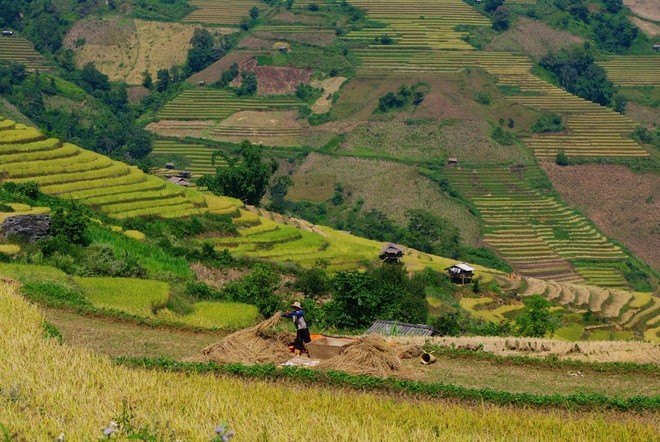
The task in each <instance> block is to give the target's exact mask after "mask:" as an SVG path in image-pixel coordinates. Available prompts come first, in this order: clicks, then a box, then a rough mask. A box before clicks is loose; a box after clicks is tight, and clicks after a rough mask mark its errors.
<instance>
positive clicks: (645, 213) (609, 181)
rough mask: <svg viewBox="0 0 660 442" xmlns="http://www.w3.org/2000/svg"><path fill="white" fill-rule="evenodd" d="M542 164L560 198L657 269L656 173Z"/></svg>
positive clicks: (659, 204)
mask: <svg viewBox="0 0 660 442" xmlns="http://www.w3.org/2000/svg"><path fill="white" fill-rule="evenodd" d="M542 166H543V169H544V170H545V171H546V173H547V174H548V177H549V178H550V180H551V181H552V184H553V186H554V187H555V188H556V189H557V190H558V191H559V193H561V195H562V198H564V199H565V200H566V201H568V202H569V203H571V204H575V205H576V206H577V207H578V208H580V210H582V211H583V212H584V213H585V214H586V215H587V216H588V217H589V218H591V219H592V220H593V221H594V223H595V224H596V225H597V226H598V227H599V228H600V229H602V230H603V232H604V233H605V234H606V235H608V236H611V237H612V238H614V239H616V240H618V241H621V242H622V243H623V244H625V245H626V246H627V247H629V248H630V249H631V250H632V251H633V252H634V253H635V254H636V255H638V256H639V257H641V258H642V259H644V260H645V261H646V262H648V263H649V264H650V265H651V266H653V267H654V268H655V269H660V235H658V233H657V229H658V225H659V224H658V213H660V184H659V183H658V180H657V176H656V175H653V174H636V173H633V172H631V171H630V169H628V168H626V167H625V166H601V165H585V166H571V167H559V166H556V165H555V164H554V163H550V162H546V163H542ZM631 201H634V202H635V203H634V210H632V209H633V206H631Z"/></svg>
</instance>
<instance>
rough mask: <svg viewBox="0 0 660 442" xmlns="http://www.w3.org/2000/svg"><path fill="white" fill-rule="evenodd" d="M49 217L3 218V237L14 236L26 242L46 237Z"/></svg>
mask: <svg viewBox="0 0 660 442" xmlns="http://www.w3.org/2000/svg"><path fill="white" fill-rule="evenodd" d="M49 228H50V215H16V216H10V217H8V218H5V220H4V222H3V223H2V235H3V236H4V237H7V236H10V235H15V236H18V237H21V238H23V239H24V240H26V241H28V242H34V241H39V240H41V239H44V238H46V237H48V229H49Z"/></svg>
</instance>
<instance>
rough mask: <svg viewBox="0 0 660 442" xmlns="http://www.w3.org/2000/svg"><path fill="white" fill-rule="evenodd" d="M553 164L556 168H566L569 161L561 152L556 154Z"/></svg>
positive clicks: (564, 153)
mask: <svg viewBox="0 0 660 442" xmlns="http://www.w3.org/2000/svg"><path fill="white" fill-rule="evenodd" d="M555 163H557V165H558V166H568V164H569V161H568V155H566V152H564V151H563V150H560V151H559V152H557V156H556V157H555Z"/></svg>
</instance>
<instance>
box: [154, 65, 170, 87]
mask: <svg viewBox="0 0 660 442" xmlns="http://www.w3.org/2000/svg"><path fill="white" fill-rule="evenodd" d="M156 80H157V82H156V90H157V91H158V92H165V91H166V90H167V88H168V87H170V82H171V80H172V79H171V77H170V71H168V70H167V69H159V70H158V72H156Z"/></svg>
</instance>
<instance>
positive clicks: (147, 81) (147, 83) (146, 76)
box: [142, 71, 154, 89]
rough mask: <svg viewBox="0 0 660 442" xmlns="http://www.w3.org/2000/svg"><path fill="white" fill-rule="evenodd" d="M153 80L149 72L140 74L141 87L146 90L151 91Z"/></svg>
mask: <svg viewBox="0 0 660 442" xmlns="http://www.w3.org/2000/svg"><path fill="white" fill-rule="evenodd" d="M153 84H154V80H153V78H151V74H150V73H149V71H144V72H142V86H144V87H146V88H147V89H151V86H153Z"/></svg>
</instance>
